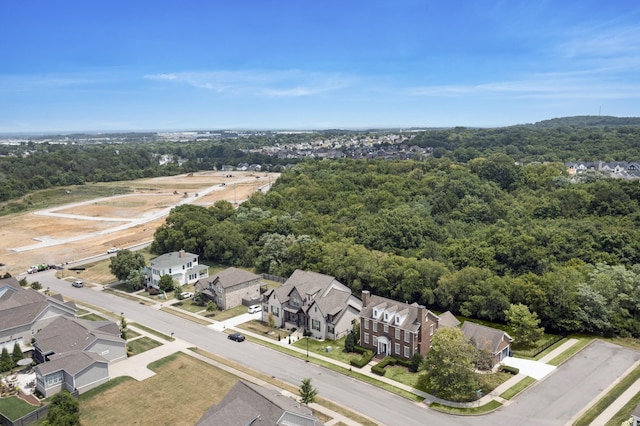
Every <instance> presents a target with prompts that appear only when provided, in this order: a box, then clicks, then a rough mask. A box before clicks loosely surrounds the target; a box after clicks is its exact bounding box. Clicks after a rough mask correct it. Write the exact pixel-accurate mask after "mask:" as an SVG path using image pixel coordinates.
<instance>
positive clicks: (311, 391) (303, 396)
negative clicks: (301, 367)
mask: <svg viewBox="0 0 640 426" xmlns="http://www.w3.org/2000/svg"><path fill="white" fill-rule="evenodd" d="M299 392H300V402H302V403H303V404H306V405H309V404H310V403H312V402H314V401H315V400H316V395H318V390H317V389H315V388H314V387H313V386H312V385H311V377H309V378H306V379H302V385H300V391H299Z"/></svg>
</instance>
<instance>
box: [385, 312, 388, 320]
mask: <svg viewBox="0 0 640 426" xmlns="http://www.w3.org/2000/svg"><path fill="white" fill-rule="evenodd" d="M384 320H385V321H389V314H388V313H386V312H385V313H384Z"/></svg>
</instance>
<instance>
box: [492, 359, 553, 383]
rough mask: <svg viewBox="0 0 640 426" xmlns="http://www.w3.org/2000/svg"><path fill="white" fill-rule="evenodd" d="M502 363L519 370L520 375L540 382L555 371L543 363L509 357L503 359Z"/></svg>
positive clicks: (551, 366)
mask: <svg viewBox="0 0 640 426" xmlns="http://www.w3.org/2000/svg"><path fill="white" fill-rule="evenodd" d="M502 363H503V364H505V365H508V366H510V367H515V368H517V369H519V370H520V374H524V375H525V376H529V377H533V378H534V379H536V380H542V379H543V378H544V377H546V376H547V375H549V374H551V373H552V372H553V370H555V369H556V367H554V366H553V365H549V364H545V363H544V362H540V361H532V360H529V359H522V358H514V357H511V356H509V357H507V358H505V359H504V360H503V361H502Z"/></svg>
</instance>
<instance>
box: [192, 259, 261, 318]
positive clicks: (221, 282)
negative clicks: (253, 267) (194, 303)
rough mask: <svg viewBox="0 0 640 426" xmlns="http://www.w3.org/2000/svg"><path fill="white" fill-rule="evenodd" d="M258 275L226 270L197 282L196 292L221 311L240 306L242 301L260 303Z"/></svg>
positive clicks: (232, 269) (238, 270)
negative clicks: (212, 302) (211, 301)
mask: <svg viewBox="0 0 640 426" xmlns="http://www.w3.org/2000/svg"><path fill="white" fill-rule="evenodd" d="M260 278H261V277H260V275H256V274H252V273H251V272H248V271H243V270H242V269H238V268H227V269H225V270H224V271H221V272H219V273H218V275H216V276H215V277H213V278H211V279H204V280H198V282H196V285H195V288H196V291H200V292H201V293H202V294H203V295H204V296H205V297H207V298H208V299H210V300H213V301H214V302H215V303H216V305H218V307H219V308H220V309H222V310H225V309H231V308H234V307H236V306H240V305H242V300H243V299H244V300H248V301H255V303H260V286H261V285H262V281H261V279H260Z"/></svg>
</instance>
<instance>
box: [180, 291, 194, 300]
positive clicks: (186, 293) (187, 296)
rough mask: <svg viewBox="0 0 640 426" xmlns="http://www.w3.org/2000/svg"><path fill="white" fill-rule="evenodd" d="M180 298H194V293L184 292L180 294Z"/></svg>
mask: <svg viewBox="0 0 640 426" xmlns="http://www.w3.org/2000/svg"><path fill="white" fill-rule="evenodd" d="M180 296H181V297H182V298H183V299H188V298H190V297H193V293H191V292H190V291H183V292H182V293H180Z"/></svg>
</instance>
